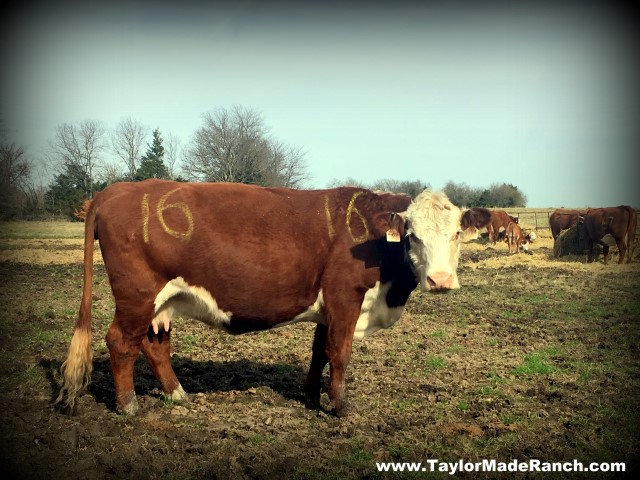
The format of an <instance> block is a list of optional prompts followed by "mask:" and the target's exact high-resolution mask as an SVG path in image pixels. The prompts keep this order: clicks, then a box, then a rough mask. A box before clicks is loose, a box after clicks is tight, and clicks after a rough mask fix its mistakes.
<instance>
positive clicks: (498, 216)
mask: <svg viewBox="0 0 640 480" xmlns="http://www.w3.org/2000/svg"><path fill="white" fill-rule="evenodd" d="M511 222H513V223H518V218H517V217H512V216H511V215H509V214H508V213H507V212H505V211H504V210H491V220H490V222H489V225H487V232H489V240H491V243H492V244H493V245H495V244H496V242H497V241H498V235H499V233H500V230H506V229H507V227H508V226H509V224H510V223H511Z"/></svg>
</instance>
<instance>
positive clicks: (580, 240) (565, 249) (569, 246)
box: [553, 224, 602, 260]
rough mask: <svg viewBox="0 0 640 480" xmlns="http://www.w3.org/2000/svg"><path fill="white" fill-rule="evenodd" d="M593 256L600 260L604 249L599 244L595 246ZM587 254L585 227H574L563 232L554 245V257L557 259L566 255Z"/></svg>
mask: <svg viewBox="0 0 640 480" xmlns="http://www.w3.org/2000/svg"><path fill="white" fill-rule="evenodd" d="M593 247H594V248H593V254H594V257H595V259H596V260H597V259H598V256H599V255H600V252H601V251H602V247H601V246H600V245H598V244H594V246H593ZM586 253H587V232H586V231H585V228H584V226H583V225H580V224H578V225H574V226H573V227H571V228H567V229H566V230H562V231H561V232H560V235H558V238H556V241H555V242H554V243H553V256H554V257H555V258H558V257H564V256H566V255H584V254H586Z"/></svg>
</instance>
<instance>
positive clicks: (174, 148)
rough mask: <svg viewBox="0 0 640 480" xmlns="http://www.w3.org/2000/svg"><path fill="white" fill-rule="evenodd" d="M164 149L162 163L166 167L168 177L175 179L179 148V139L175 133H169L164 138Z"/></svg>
mask: <svg viewBox="0 0 640 480" xmlns="http://www.w3.org/2000/svg"><path fill="white" fill-rule="evenodd" d="M166 145H167V147H166V149H165V152H164V153H165V156H164V160H165V161H164V163H165V165H166V167H167V172H169V178H171V179H175V178H176V177H177V173H178V172H177V170H178V168H177V167H178V165H177V164H178V153H179V150H180V139H178V137H176V136H175V135H171V134H169V135H168V137H167V139H166Z"/></svg>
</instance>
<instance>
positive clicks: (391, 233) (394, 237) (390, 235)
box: [387, 228, 400, 243]
mask: <svg viewBox="0 0 640 480" xmlns="http://www.w3.org/2000/svg"><path fill="white" fill-rule="evenodd" d="M387 242H394V243H398V242H400V232H399V231H398V230H396V229H395V228H390V229H389V230H387Z"/></svg>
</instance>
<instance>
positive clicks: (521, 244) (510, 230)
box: [504, 222, 536, 253]
mask: <svg viewBox="0 0 640 480" xmlns="http://www.w3.org/2000/svg"><path fill="white" fill-rule="evenodd" d="M535 239H536V234H535V232H530V233H527V234H526V235H525V233H524V232H523V231H522V228H520V225H518V224H517V223H515V222H511V223H510V224H509V225H507V229H506V230H505V231H504V241H505V242H506V243H507V245H508V246H509V253H520V249H521V248H522V250H524V251H525V252H526V251H527V250H529V244H530V243H533V241H534V240H535Z"/></svg>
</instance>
